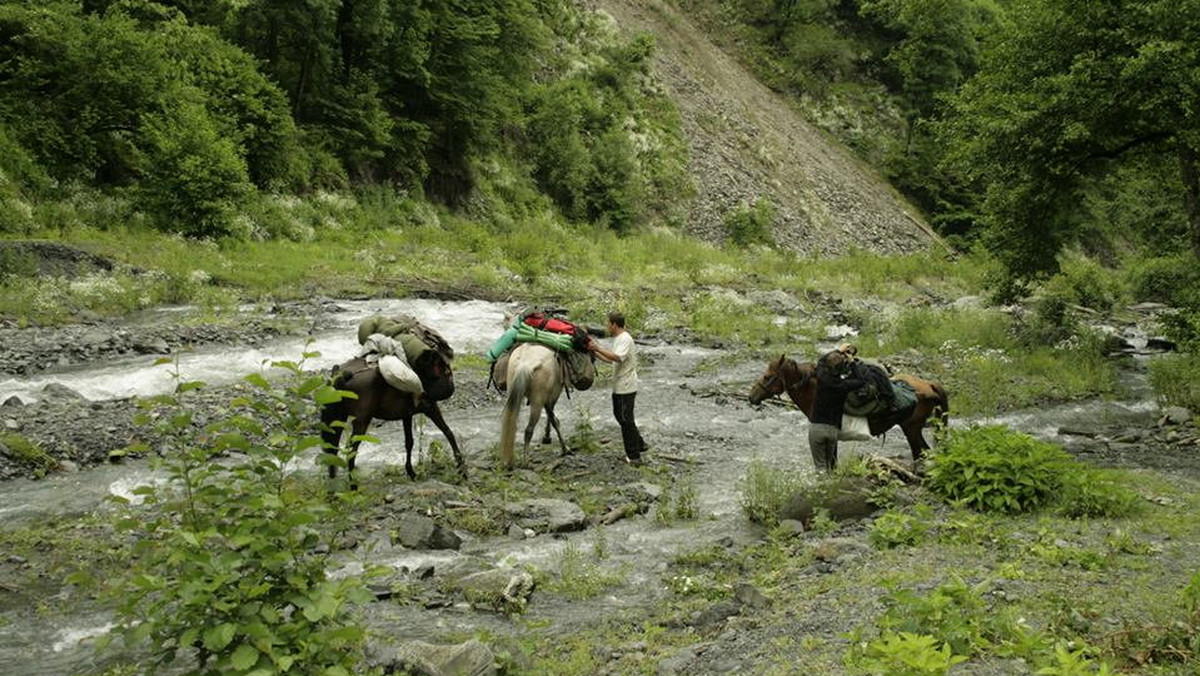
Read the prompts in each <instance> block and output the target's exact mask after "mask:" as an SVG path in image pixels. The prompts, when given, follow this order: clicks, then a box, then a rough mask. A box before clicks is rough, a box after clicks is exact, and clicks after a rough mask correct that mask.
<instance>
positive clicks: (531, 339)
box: [517, 324, 575, 352]
mask: <svg viewBox="0 0 1200 676" xmlns="http://www.w3.org/2000/svg"><path fill="white" fill-rule="evenodd" d="M517 342H518V343H538V344H541V345H545V346H546V347H549V348H551V349H554V350H558V351H559V352H570V351H571V350H572V349H573V348H574V346H575V343H574V340H573V339H572V337H571V336H568V335H566V334H563V333H553V332H550V331H539V330H537V329H535V328H533V327H532V326H529V325H527V324H522V325H521V326H519V327H517Z"/></svg>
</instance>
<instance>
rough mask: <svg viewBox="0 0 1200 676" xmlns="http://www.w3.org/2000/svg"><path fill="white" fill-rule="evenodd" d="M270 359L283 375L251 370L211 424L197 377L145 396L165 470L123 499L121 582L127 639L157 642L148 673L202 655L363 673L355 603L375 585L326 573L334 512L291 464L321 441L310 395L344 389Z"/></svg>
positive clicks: (289, 668) (206, 662)
mask: <svg viewBox="0 0 1200 676" xmlns="http://www.w3.org/2000/svg"><path fill="white" fill-rule="evenodd" d="M274 366H276V367H279V368H281V369H283V370H284V371H285V372H286V373H287V374H288V377H289V380H288V381H287V383H288V384H287V385H286V386H285V387H275V386H272V385H271V384H270V383H269V382H268V381H267V380H266V379H265V378H264V377H263V376H262V375H257V374H256V375H252V376H249V377H247V381H248V382H249V383H250V384H251V385H252V386H253V390H252V392H253V394H251V395H248V396H245V397H239V398H237V399H235V400H234V401H232V402H231V405H230V409H231V411H233V413H232V415H230V417H229V418H228V419H226V420H223V421H219V422H216V423H212V424H210V425H207V426H205V427H204V428H203V429H201V428H199V426H198V425H197V424H195V423H194V422H193V418H192V414H191V412H190V411H188V410H187V408H186V406H184V402H183V401H182V400H181V397H184V396H186V395H185V394H184V393H186V392H188V391H190V390H194V389H196V388H198V387H200V385H201V384H200V383H188V382H180V383H179V387H178V388H177V391H178V392H179V393H180V394H179V395H164V396H160V397H155V398H151V399H149V400H147V401H145V402H143V405H144V407H145V408H146V409H148V411H147V414H146V415H144V416H142V422H145V423H148V422H149V421H151V420H153V419H155V418H154V417H153V416H152V415H151V414H152V413H155V412H157V414H158V415H157V420H158V422H157V423H155V426H156V428H157V432H158V433H159V436H160V437H161V438H163V439H164V446H163V447H162V448H160V449H159V451H160V453H161V458H162V459H161V463H160V464H161V467H162V469H163V470H165V472H166V475H167V481H166V482H165V483H164V484H153V485H149V486H142V487H140V488H138V489H136V490H135V491H134V493H135V495H137V496H140V497H141V498H143V499H144V502H145V506H144V507H141V506H132V505H131V506H128V507H127V508H126V509H125V510H123V513H122V515H121V518H120V520H119V522H118V527H119V528H120V529H122V530H124V531H126V532H128V533H130V535H131V537H133V538H134V539H135V540H136V542H137V545H136V546H135V550H136V551H135V556H134V557H133V558H132V559H131V566H130V571H129V575H128V576H127V577H126V578H124V579H123V580H121V581H119V582H118V583H117V584H116V586H115V589H114V591H115V593H116V596H117V602H118V606H117V608H118V618H119V623H120V627H121V631H122V633H123V635H124V637H125V639H126V643H127V644H128V645H131V646H132V645H141V644H142V643H143V642H148V643H149V649H150V653H151V655H152V657H153V659H152V660H146V661H145V663H144V665H143V668H144V670H145V671H146V673H158V672H159V671H161V669H162V667H163V666H164V665H166V664H169V663H172V662H175V661H177V660H180V659H183V660H190V659H191V658H192V657H193V656H194V657H195V658H196V659H197V660H198V662H199V666H200V670H201V671H202V672H203V673H217V672H219V673H223V674H231V673H237V674H245V673H276V672H287V673H295V674H313V675H316V674H321V675H322V676H334V675H338V674H341V675H343V676H348V674H350V673H356V669H355V665H356V664H357V662H358V657H359V649H360V647H361V645H362V642H363V640H364V636H365V634H364V631H363V629H362V627H361V626H360V625H359V624H358V623H357V622H356V621H355V620H354V618H353V616H352V613H351V609H350V604H351V603H353V602H356V601H365V600H367V599H368V598H369V594H367V593H366V592H365V590H364V589H363V588H362V586H361V582H360V580H359V579H358V578H356V577H347V578H344V579H331V578H329V577H328V576H327V574H326V570H327V567H328V565H329V551H330V549H331V548H330V546H329V544H330V542H331V541H332V538H331V537H328V536H327V535H326V534H323V533H322V531H321V530H320V529H319V526H320V525H321V524H322V523H323V522H326V521H328V520H329V519H330V518H331V517H334V516H336V515H335V514H334V513H333V512H332V510H331V509H330V506H329V505H328V504H327V503H326V502H325V501H324V500H323V499H321V497H320V494H319V493H317V492H315V491H312V490H310V489H306V487H304V486H302V485H299V484H298V483H297V480H296V479H295V478H294V477H293V476H290V475H289V471H288V468H289V466H290V465H291V464H292V463H293V462H294V461H295V459H296V458H297V456H298V454H300V453H302V452H304V451H305V450H308V449H312V448H319V447H320V445H321V440H320V438H319V437H315V436H312V435H311V426H312V421H313V419H314V418H315V409H314V403H315V404H320V403H324V402H331V401H335V400H337V399H338V398H339V397H340V395H339V393H338V392H336V391H335V390H333V389H332V388H331V387H329V386H328V385H326V384H325V380H324V378H323V377H321V376H315V377H309V378H305V377H304V376H303V373H302V371H301V367H300V365H298V364H294V363H290V362H279V363H276V364H274ZM176 377H177V378H178V371H177V372H176ZM142 450H147V449H145V448H144V447H143V449H142ZM319 455H320V457H321V458H322V460H323V461H325V462H338V463H339V464H344V461H341V459H340V458H335V457H333V456H330V455H328V454H324V453H322V454H319ZM221 456H225V457H221Z"/></svg>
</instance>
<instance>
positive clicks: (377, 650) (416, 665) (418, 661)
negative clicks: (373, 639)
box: [366, 639, 498, 676]
mask: <svg viewBox="0 0 1200 676" xmlns="http://www.w3.org/2000/svg"><path fill="white" fill-rule="evenodd" d="M366 657H367V664H368V666H371V667H375V668H377V669H380V670H382V671H383V673H385V674H414V676H491V675H492V674H496V673H498V667H497V665H496V656H495V654H493V653H492V650H491V648H489V647H487V646H486V645H484V644H482V643H480V642H479V641H476V640H475V639H471V640H470V641H467V642H466V643H460V644H458V645H435V644H432V643H425V642H424V641H406V642H404V643H401V644H399V645H395V646H388V645H380V644H370V645H368V646H367V656H366Z"/></svg>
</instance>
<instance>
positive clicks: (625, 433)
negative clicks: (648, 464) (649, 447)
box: [612, 392, 646, 460]
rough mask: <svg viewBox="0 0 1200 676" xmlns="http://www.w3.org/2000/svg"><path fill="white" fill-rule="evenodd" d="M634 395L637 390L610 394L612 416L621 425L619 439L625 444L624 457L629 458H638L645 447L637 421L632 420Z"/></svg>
mask: <svg viewBox="0 0 1200 676" xmlns="http://www.w3.org/2000/svg"><path fill="white" fill-rule="evenodd" d="M636 396H637V392H630V393H629V394H614V395H613V396H612V400H613V417H615V418H616V419H617V424H618V425H620V426H621V441H623V442H624V444H625V457H627V458H629V459H630V460H640V459H641V457H642V451H644V450H645V449H646V442H645V441H643V440H642V433H641V432H639V431H638V428H637V423H636V422H634V420H633V400H634V397H636Z"/></svg>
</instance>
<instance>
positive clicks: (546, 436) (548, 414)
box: [542, 409, 554, 446]
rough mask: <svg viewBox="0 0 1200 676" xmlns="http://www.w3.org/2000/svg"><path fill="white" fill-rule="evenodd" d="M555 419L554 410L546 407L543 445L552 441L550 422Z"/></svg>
mask: <svg viewBox="0 0 1200 676" xmlns="http://www.w3.org/2000/svg"><path fill="white" fill-rule="evenodd" d="M553 421H554V411H553V410H551V409H546V433H545V434H543V435H542V445H543V446H545V445H546V444H548V443H550V424H551V423H552V422H553Z"/></svg>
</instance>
